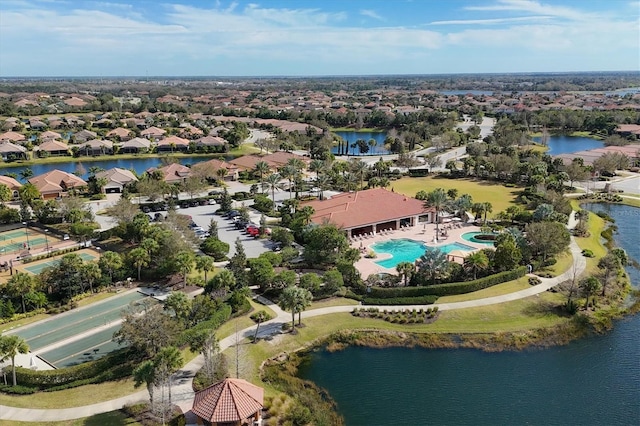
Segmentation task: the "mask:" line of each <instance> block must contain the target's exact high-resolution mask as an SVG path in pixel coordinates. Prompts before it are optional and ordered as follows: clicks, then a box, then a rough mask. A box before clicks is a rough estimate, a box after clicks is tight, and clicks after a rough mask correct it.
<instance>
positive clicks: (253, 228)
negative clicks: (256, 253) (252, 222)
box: [247, 226, 260, 237]
mask: <svg viewBox="0 0 640 426" xmlns="http://www.w3.org/2000/svg"><path fill="white" fill-rule="evenodd" d="M247 234H249V235H251V236H252V237H257V236H259V235H260V228H258V227H257V226H248V227H247Z"/></svg>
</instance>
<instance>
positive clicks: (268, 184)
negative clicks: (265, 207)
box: [262, 173, 281, 204]
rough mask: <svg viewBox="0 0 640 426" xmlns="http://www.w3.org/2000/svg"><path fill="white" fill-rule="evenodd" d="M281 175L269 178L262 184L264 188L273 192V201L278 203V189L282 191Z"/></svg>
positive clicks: (275, 174) (276, 174) (273, 175)
mask: <svg viewBox="0 0 640 426" xmlns="http://www.w3.org/2000/svg"><path fill="white" fill-rule="evenodd" d="M280 179H281V177H280V174H278V173H274V174H272V175H269V176H267V179H266V180H265V181H264V182H262V188H263V189H265V188H266V189H267V190H269V191H271V201H273V203H274V204H275V202H276V189H280Z"/></svg>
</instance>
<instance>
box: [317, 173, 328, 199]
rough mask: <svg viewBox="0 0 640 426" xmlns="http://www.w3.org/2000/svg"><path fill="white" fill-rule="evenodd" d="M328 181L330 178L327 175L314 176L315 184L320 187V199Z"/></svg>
mask: <svg viewBox="0 0 640 426" xmlns="http://www.w3.org/2000/svg"><path fill="white" fill-rule="evenodd" d="M330 183H331V179H329V176H327V175H322V176H318V177H317V178H316V186H317V187H318V188H319V189H320V193H319V194H318V196H319V198H320V199H321V200H322V199H323V198H324V191H325V189H327V188H328V187H329V184H330Z"/></svg>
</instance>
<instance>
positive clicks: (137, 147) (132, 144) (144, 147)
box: [120, 138, 151, 154]
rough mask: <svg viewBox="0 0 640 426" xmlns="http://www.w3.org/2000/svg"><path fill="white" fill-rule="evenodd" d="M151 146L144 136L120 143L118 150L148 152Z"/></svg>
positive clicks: (132, 152) (131, 152)
mask: <svg viewBox="0 0 640 426" xmlns="http://www.w3.org/2000/svg"><path fill="white" fill-rule="evenodd" d="M150 148H151V142H150V141H149V140H147V139H144V138H133V139H131V140H128V141H125V142H123V143H122V147H121V148H120V152H122V153H125V154H140V153H144V152H148V151H149V149H150Z"/></svg>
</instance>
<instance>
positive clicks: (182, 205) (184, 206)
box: [180, 201, 189, 209]
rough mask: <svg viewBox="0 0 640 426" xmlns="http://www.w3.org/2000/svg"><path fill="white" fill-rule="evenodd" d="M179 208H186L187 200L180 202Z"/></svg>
mask: <svg viewBox="0 0 640 426" xmlns="http://www.w3.org/2000/svg"><path fill="white" fill-rule="evenodd" d="M180 208H183V209H188V208H189V203H188V202H187V201H183V202H181V203H180Z"/></svg>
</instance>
